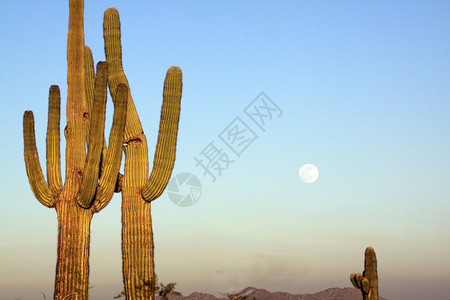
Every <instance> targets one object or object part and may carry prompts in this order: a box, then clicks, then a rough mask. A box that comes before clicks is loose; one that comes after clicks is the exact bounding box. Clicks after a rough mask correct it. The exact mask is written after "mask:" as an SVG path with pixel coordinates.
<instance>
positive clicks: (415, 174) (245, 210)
mask: <svg viewBox="0 0 450 300" xmlns="http://www.w3.org/2000/svg"><path fill="white" fill-rule="evenodd" d="M110 6H114V7H116V8H117V9H118V10H119V12H120V16H121V22H122V45H123V60H124V68H125V71H126V73H127V76H128V79H129V82H130V87H131V91H132V95H133V98H134V101H135V103H136V106H137V109H138V112H139V115H140V118H141V121H142V123H143V127H144V131H145V133H146V134H147V138H148V140H149V149H151V150H153V149H154V147H155V142H156V133H157V128H158V123H159V113H160V106H161V98H162V97H161V95H162V85H163V80H164V75H165V72H166V70H167V69H168V68H169V67H170V66H171V65H178V66H180V67H181V68H182V70H183V75H184V77H183V83H184V86H183V98H182V111H181V118H180V131H179V140H178V141H179V143H178V148H177V161H176V164H175V169H174V173H173V174H174V175H177V174H180V173H183V172H187V173H190V174H193V175H194V176H196V177H197V178H198V179H199V180H200V181H201V184H202V195H201V198H200V199H199V201H198V202H197V203H196V204H194V205H193V206H190V207H179V206H176V205H174V204H173V203H172V202H171V201H170V199H169V196H168V194H167V192H166V193H164V194H163V195H162V196H161V198H160V199H158V200H156V201H155V202H154V204H153V226H154V230H155V243H156V244H155V249H156V250H155V251H156V271H157V273H158V275H159V277H160V279H161V281H163V282H168V281H174V282H177V288H178V289H179V290H180V291H181V292H183V294H185V295H187V294H189V293H190V292H193V291H203V292H210V293H214V294H216V295H219V294H220V293H224V292H231V291H238V290H241V289H243V288H245V287H247V286H256V287H260V288H266V289H269V290H271V291H278V290H283V291H288V292H292V293H314V292H318V291H320V290H323V289H325V288H328V287H333V286H338V287H345V286H350V281H349V279H348V278H349V274H350V273H352V272H360V271H362V268H363V253H364V249H365V247H366V246H369V245H371V246H373V247H374V248H375V251H376V253H377V257H378V261H379V263H378V265H379V281H380V285H379V286H380V292H381V295H383V296H384V297H386V298H389V299H417V300H419V299H446V298H445V297H447V298H448V294H449V293H450V287H449V285H448V282H450V271H449V268H448V266H449V265H450V254H449V253H450V221H449V220H450V219H449V218H448V215H449V213H450V202H449V200H450V185H449V182H450V171H449V170H450V157H449V153H450V140H449V129H450V117H449V113H450V101H449V100H450V85H449V84H448V82H449V80H450V72H449V70H450V38H449V35H448V32H449V30H450V19H449V18H448V14H449V10H450V3H448V2H447V1H377V2H370V3H368V2H361V1H345V2H340V3H338V2H336V1H308V2H307V1H285V0H283V1H276V2H275V1H244V2H242V1H226V2H223V1H222V2H219V1H189V2H187V1H185V2H182V1H164V2H163V1H140V0H137V1H133V3H131V4H130V3H125V2H123V1H117V0H115V1H113V0H110V1H106V0H98V1H95V3H94V1H86V3H85V39H86V44H88V45H89V46H90V47H91V49H92V50H93V53H94V60H95V61H96V62H97V61H99V60H104V52H103V35H102V20H103V11H104V10H105V9H106V8H107V7H110ZM68 13H69V12H68V1H45V3H43V2H42V1H41V2H36V1H30V0H25V1H15V2H10V1H9V2H7V1H2V3H1V4H0V14H1V15H0V25H1V26H0V28H1V29H0V33H1V36H2V40H3V43H2V47H0V51H1V55H0V65H1V67H2V75H1V81H0V86H1V90H2V93H3V96H2V100H1V101H2V106H3V109H2V110H1V112H0V114H1V119H2V121H3V126H2V127H3V131H4V132H3V136H4V137H6V136H7V139H4V143H3V145H4V146H3V147H2V148H1V149H0V151H1V152H0V155H1V157H3V171H2V172H0V178H1V180H2V182H3V184H2V188H1V190H0V192H1V199H2V200H1V201H2V209H1V210H0V226H1V228H2V230H1V232H0V249H1V254H2V255H1V256H0V265H1V266H2V267H1V268H0V290H1V291H2V294H1V295H0V299H16V298H17V299H19V298H21V299H37V298H39V297H41V294H40V292H41V291H42V292H45V293H46V295H47V297H48V296H49V295H51V294H52V288H53V280H54V269H55V262H56V237H57V222H56V213H55V211H54V210H52V209H47V208H45V207H44V206H42V205H41V204H40V203H39V202H38V201H37V200H36V199H35V198H34V196H33V194H32V192H31V189H30V188H29V185H28V180H27V177H26V172H25V166H24V162H23V141H22V116H23V112H24V111H25V110H28V109H31V110H33V112H34V115H35V119H36V131H37V132H36V134H37V143H38V150H39V154H40V159H41V164H42V166H45V132H46V122H47V97H48V89H49V87H50V85H52V84H58V85H59V86H60V87H61V92H62V99H63V103H64V99H65V97H66V91H67V83H66V71H67V66H66V41H67V27H68ZM261 92H264V93H265V94H266V95H267V97H269V98H270V99H271V100H272V101H273V102H274V103H275V104H276V105H277V106H278V107H279V108H280V109H281V110H282V112H283V113H282V114H281V115H280V116H278V115H277V116H275V115H274V117H273V119H272V120H270V122H269V121H268V122H267V127H266V128H265V131H263V130H261V129H260V128H259V127H257V126H256V125H255V123H253V122H252V121H251V120H250V119H249V118H248V116H247V115H246V114H245V112H244V109H245V108H246V107H247V106H248V105H249V104H251V103H252V101H253V100H254V99H255V98H256V97H257V96H258V95H259V94H260V93H261ZM111 106H112V105H111V102H109V104H108V107H109V110H108V113H109V119H108V121H107V122H109V123H108V126H107V127H109V126H110V125H109V124H110V122H111V121H110V120H111V114H112V111H111V109H110V108H111ZM63 111H64V110H63ZM236 117H239V118H241V120H242V121H243V122H244V123H245V124H246V125H248V126H249V127H250V128H251V129H252V130H253V131H254V133H255V134H256V135H257V136H258V138H257V139H256V140H255V141H254V142H253V143H252V144H250V145H249V146H248V147H247V148H246V149H245V151H243V152H242V153H241V155H240V156H236V155H235V154H234V153H233V152H232V151H230V149H229V148H228V147H227V145H226V144H225V143H224V142H223V141H222V140H221V139H220V137H219V134H220V133H221V132H222V131H223V130H225V129H226V128H228V126H229V125H230V123H231V122H232V121H233V120H234V119H235V118H236ZM64 123H65V116H62V121H61V124H64ZM210 142H213V143H214V144H215V145H216V146H217V147H218V148H220V149H221V150H222V153H226V154H227V155H228V156H229V158H230V159H231V160H234V162H233V163H231V164H230V165H229V168H228V169H227V170H224V171H223V172H222V174H221V175H220V176H217V179H216V181H215V182H212V180H211V178H210V177H208V176H205V175H204V174H203V171H202V169H200V168H199V167H196V162H195V160H194V157H197V158H198V157H200V156H201V152H202V151H203V150H204V149H205V147H206V146H207V145H208V144H209V143H210ZM62 147H64V145H62ZM62 153H64V151H62ZM62 160H63V161H64V157H62ZM305 163H313V164H315V165H316V166H317V167H318V168H319V171H320V177H319V180H318V181H317V182H315V183H312V184H306V183H303V182H302V181H300V179H299V177H298V169H299V168H300V166H301V165H303V164H305ZM120 228H121V225H120V195H118V194H116V195H115V196H114V198H113V200H112V201H111V203H110V204H109V205H108V206H107V207H106V208H105V209H104V210H103V211H101V212H100V213H99V214H97V215H95V216H94V218H93V223H92V239H91V279H90V280H91V285H92V286H93V288H92V290H91V292H90V293H91V298H93V299H110V298H112V297H113V296H114V295H116V294H117V293H118V292H120V291H121V289H122V279H121V256H120ZM24 287H26V288H24Z"/></svg>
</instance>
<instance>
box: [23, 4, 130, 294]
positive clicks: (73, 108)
mask: <svg viewBox="0 0 450 300" xmlns="http://www.w3.org/2000/svg"><path fill="white" fill-rule="evenodd" d="M69 8H70V14H69V34H68V42H67V60H68V72H67V83H68V92H67V125H66V127H65V129H64V134H65V137H66V171H65V181H64V185H63V183H62V179H61V163H60V128H59V125H60V124H59V123H60V93H59V87H58V86H56V85H54V86H52V87H51V88H50V95H49V109H48V111H49V112H48V129H47V182H46V181H45V178H44V175H43V173H42V170H41V166H40V163H39V157H38V153H37V149H36V140H35V132H34V118H33V113H32V112H31V111H26V112H25V113H24V118H23V135H24V149H25V150H24V154H25V164H26V169H27V174H28V178H29V181H30V185H31V189H32V190H33V193H34V195H35V196H36V198H37V199H38V200H39V201H40V202H41V203H42V204H43V205H45V206H47V207H54V208H55V209H56V213H57V217H58V258H57V263H56V276H55V292H54V298H55V299H87V298H88V283H89V281H88V279H89V278H88V277H89V241H90V224H91V219H92V216H93V214H94V213H96V212H98V211H100V210H101V209H102V208H103V207H105V206H106V204H107V203H108V202H109V200H110V199H111V197H112V195H113V193H114V188H115V185H116V180H117V174H118V173H119V168H120V161H121V157H122V139H123V133H124V129H125V123H126V111H127V94H128V87H127V86H126V85H119V86H118V87H117V89H116V93H115V109H114V116H113V126H112V128H111V133H110V139H109V145H108V149H107V151H104V157H103V158H102V149H104V144H105V141H104V136H103V131H104V122H105V104H106V90H107V72H108V71H107V65H106V62H100V63H98V65H97V75H96V78H95V84H94V78H93V77H94V70H93V65H92V55H91V54H90V50H89V48H87V47H86V48H85V45H84V30H83V10H84V3H83V0H70V1H69ZM85 52H86V53H85ZM85 54H86V57H87V58H88V59H87V61H88V64H87V67H86V65H85V60H86V59H85ZM89 128H90V129H89ZM88 131H89V134H88ZM86 143H87V146H88V151H86ZM86 152H87V153H86Z"/></svg>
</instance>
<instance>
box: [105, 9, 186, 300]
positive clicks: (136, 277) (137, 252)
mask: <svg viewBox="0 0 450 300" xmlns="http://www.w3.org/2000/svg"><path fill="white" fill-rule="evenodd" d="M103 36H104V40H105V54H106V61H107V63H108V68H109V74H108V82H109V89H110V92H111V93H112V95H114V93H115V92H114V91H115V87H116V86H118V85H119V84H127V85H128V81H127V78H126V76H125V73H124V71H123V67H122V49H121V41H120V20H119V13H118V11H117V10H116V9H115V8H108V9H107V10H106V11H105V14H104V21H103ZM181 90H182V73H181V70H180V68H179V67H176V66H172V67H170V68H169V70H168V71H167V74H166V78H165V82H164V91H163V104H162V108H161V120H160V126H159V133H158V142H157V146H156V151H155V156H154V162H153V170H152V172H151V175H150V178H149V177H148V173H149V160H148V148H147V140H146V136H145V134H144V131H143V129H142V126H141V123H140V121H139V116H138V114H137V111H136V108H135V106H134V103H133V99H132V97H131V94H130V91H128V93H129V94H128V111H127V123H126V126H125V136H124V152H125V169H124V175H123V181H122V182H120V184H119V185H120V186H119V190H121V191H122V259H123V277H124V289H125V294H126V298H127V299H153V290H154V288H155V287H154V260H153V257H154V252H153V247H154V246H153V231H152V219H151V203H150V202H151V201H152V200H154V199H156V198H158V197H159V196H160V195H161V194H162V192H163V191H164V189H165V187H166V185H167V183H168V181H169V179H170V176H171V173H172V169H173V165H174V162H175V150H176V142H177V132H178V121H179V115H180V100H181ZM113 98H114V97H113Z"/></svg>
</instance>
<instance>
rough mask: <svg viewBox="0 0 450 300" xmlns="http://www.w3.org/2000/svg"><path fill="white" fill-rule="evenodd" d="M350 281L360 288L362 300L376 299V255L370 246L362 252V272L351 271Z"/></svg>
mask: <svg viewBox="0 0 450 300" xmlns="http://www.w3.org/2000/svg"><path fill="white" fill-rule="evenodd" d="M350 281H351V282H352V284H353V286H354V287H355V288H357V289H360V290H361V292H362V296H363V299H364V300H378V273H377V257H376V255H375V251H374V250H373V248H372V247H367V248H366V251H365V253H364V272H363V274H362V275H361V273H352V274H351V275H350Z"/></svg>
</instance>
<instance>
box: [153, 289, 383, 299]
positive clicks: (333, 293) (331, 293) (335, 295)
mask: <svg viewBox="0 0 450 300" xmlns="http://www.w3.org/2000/svg"><path fill="white" fill-rule="evenodd" d="M239 294H241V295H248V300H252V299H253V297H256V299H258V300H362V295H361V291H360V290H357V289H355V288H352V287H345V288H337V287H334V288H328V289H326V290H324V291H321V292H318V293H315V294H291V293H287V292H269V291H268V290H265V289H258V288H255V287H248V288H245V289H243V290H242V291H241V292H240V293H239ZM156 298H157V299H158V300H160V299H161V297H156ZM169 299H170V300H219V299H220V300H223V299H228V298H225V297H222V298H217V297H215V296H214V295H211V294H207V293H198V292H195V293H192V294H190V295H189V296H183V295H180V296H175V295H169ZM380 300H386V299H385V298H383V297H380Z"/></svg>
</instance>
